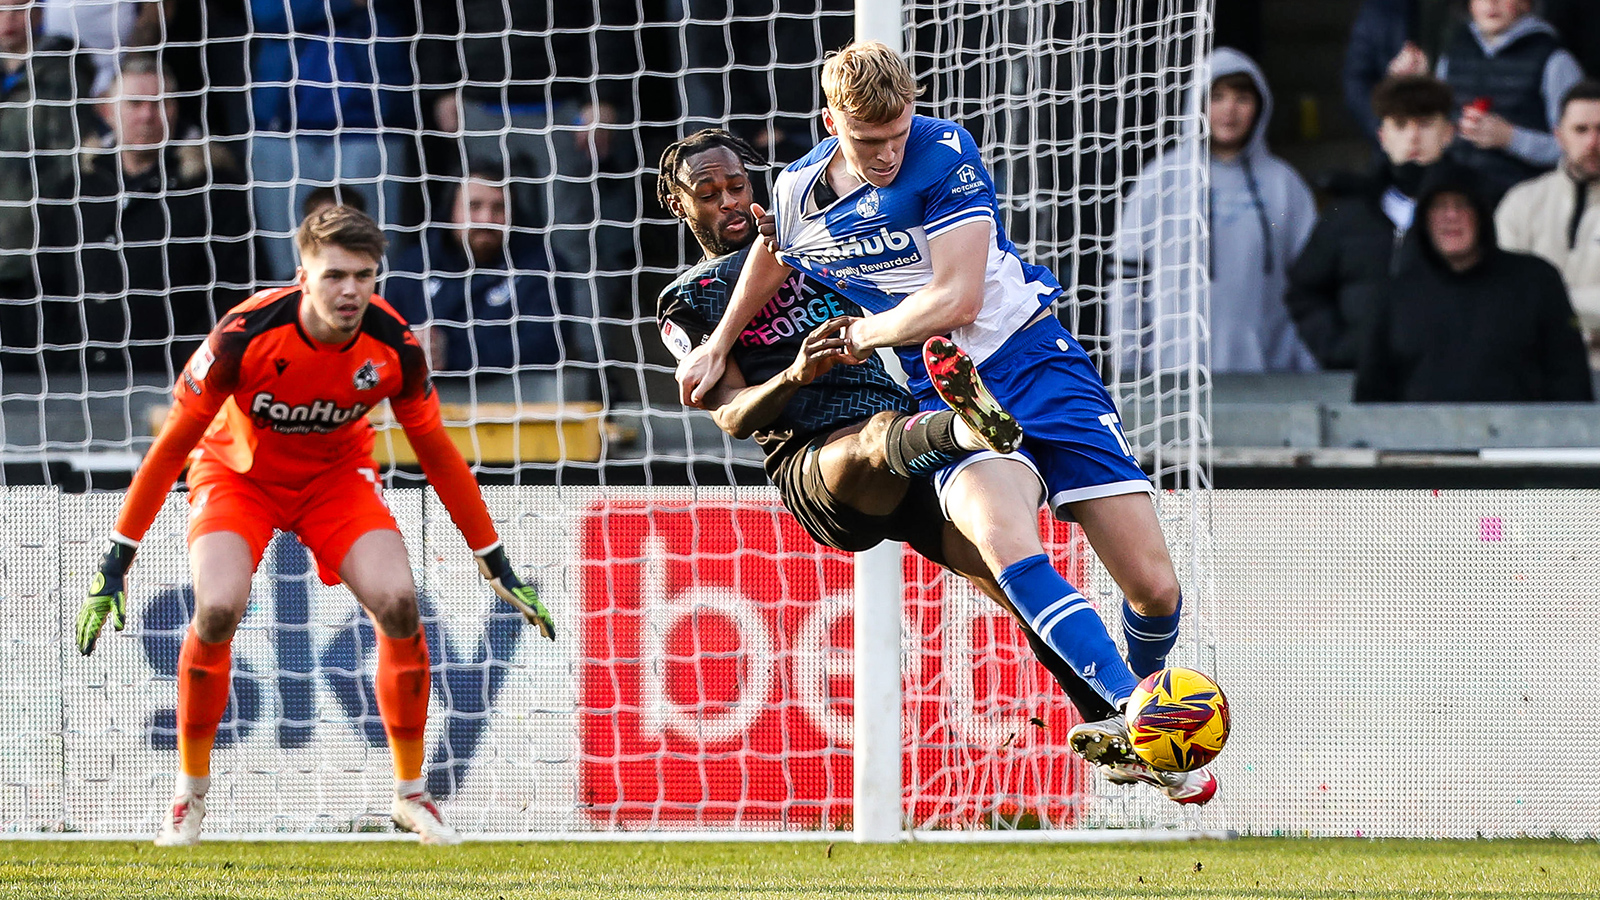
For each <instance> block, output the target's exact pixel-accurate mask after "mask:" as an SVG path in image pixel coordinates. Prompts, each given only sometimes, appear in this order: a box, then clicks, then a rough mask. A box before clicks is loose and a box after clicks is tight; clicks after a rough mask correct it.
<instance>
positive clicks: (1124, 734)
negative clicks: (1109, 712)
mask: <svg viewBox="0 0 1600 900" xmlns="http://www.w3.org/2000/svg"><path fill="white" fill-rule="evenodd" d="M1067 743H1068V744H1070V745H1071V746H1072V752H1073V753H1076V754H1078V755H1079V756H1081V757H1083V758H1084V759H1086V760H1088V761H1089V762H1091V763H1094V764H1095V765H1097V766H1113V765H1117V764H1119V763H1131V764H1135V765H1142V763H1140V761H1139V757H1137V756H1135V755H1134V753H1133V739H1132V738H1130V737H1128V720H1127V719H1124V718H1123V717H1122V714H1121V713H1118V714H1117V715H1114V716H1112V717H1111V718H1109V719H1101V720H1100V721H1098V722H1083V723H1081V724H1078V725H1074V726H1073V727H1072V730H1071V731H1069V732H1067Z"/></svg>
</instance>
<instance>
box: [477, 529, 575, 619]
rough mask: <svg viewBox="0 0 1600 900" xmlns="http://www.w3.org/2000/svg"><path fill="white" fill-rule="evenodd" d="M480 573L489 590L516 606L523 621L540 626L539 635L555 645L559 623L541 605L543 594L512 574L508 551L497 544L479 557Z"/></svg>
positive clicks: (514, 573) (515, 574)
mask: <svg viewBox="0 0 1600 900" xmlns="http://www.w3.org/2000/svg"><path fill="white" fill-rule="evenodd" d="M478 571H479V572H482V573H483V577H484V578H487V579H488V580H489V586H490V587H492V588H494V592H495V593H496V594H498V595H499V596H500V599H501V600H504V601H505V602H507V603H509V604H511V605H512V606H515V607H516V608H517V611H518V612H521V613H522V617H523V618H525V619H527V620H528V621H529V622H530V623H532V624H534V625H537V626H539V631H541V632H543V634H544V636H545V637H547V638H549V639H550V640H552V641H553V640H555V639H556V623H555V622H554V621H553V620H551V618H550V612H549V610H546V609H545V608H544V604H543V603H540V602H539V592H538V591H536V590H534V589H533V585H531V584H523V583H522V579H521V578H518V577H517V573H516V572H514V571H512V569H511V560H509V559H507V558H506V551H505V548H503V547H501V546H500V545H499V544H496V545H495V546H494V547H492V548H490V549H489V550H486V551H484V552H483V553H482V554H481V555H479V556H478Z"/></svg>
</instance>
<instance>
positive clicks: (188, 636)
mask: <svg viewBox="0 0 1600 900" xmlns="http://www.w3.org/2000/svg"><path fill="white" fill-rule="evenodd" d="M232 668H233V641H232V640H231V639H230V640H226V641H223V642H221V643H220V644H207V643H206V642H204V641H202V640H200V636H199V635H197V634H195V633H194V627H193V626H190V627H189V630H188V631H186V632H185V633H184V635H183V649H182V650H180V651H178V768H179V769H180V770H181V771H182V772H183V774H185V775H188V776H191V777H195V778H204V777H207V776H209V775H210V774H211V745H212V744H213V743H215V742H216V739H217V725H218V723H220V722H221V721H222V714H223V712H225V711H226V710H227V708H228V681H229V678H228V676H229V675H230V674H231V670H232Z"/></svg>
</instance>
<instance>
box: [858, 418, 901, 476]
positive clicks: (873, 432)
mask: <svg viewBox="0 0 1600 900" xmlns="http://www.w3.org/2000/svg"><path fill="white" fill-rule="evenodd" d="M897 418H899V415H898V414H897V413H895V412H893V411H891V410H884V411H883V412H880V413H877V414H876V415H874V416H873V417H872V418H870V419H868V420H867V424H866V425H865V426H863V427H862V429H861V434H860V437H859V439H858V440H857V441H856V455H857V457H858V460H859V462H860V464H861V465H862V466H864V467H866V468H868V469H875V470H878V471H881V472H888V471H889V457H888V453H887V447H888V443H889V442H888V437H889V426H890V425H892V424H894V420H895V419H897Z"/></svg>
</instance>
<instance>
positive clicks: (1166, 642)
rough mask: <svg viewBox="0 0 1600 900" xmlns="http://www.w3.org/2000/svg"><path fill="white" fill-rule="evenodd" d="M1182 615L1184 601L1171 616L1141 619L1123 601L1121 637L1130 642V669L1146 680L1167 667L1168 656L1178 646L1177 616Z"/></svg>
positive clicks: (1181, 599)
mask: <svg viewBox="0 0 1600 900" xmlns="http://www.w3.org/2000/svg"><path fill="white" fill-rule="evenodd" d="M1182 612H1183V597H1181V596H1180V597H1179V598H1178V608H1177V609H1175V610H1173V611H1172V615H1170V616H1141V615H1139V614H1138V613H1136V612H1134V611H1133V607H1131V606H1129V605H1128V601H1126V600H1124V601H1122V635H1123V637H1125V638H1127V639H1128V668H1130V669H1132V670H1133V674H1134V675H1136V676H1138V677H1139V678H1140V679H1143V678H1144V677H1145V676H1146V675H1149V674H1150V673H1151V672H1155V671H1158V670H1160V669H1163V668H1165V667H1166V665H1167V654H1168V653H1171V652H1172V645H1173V644H1176V643H1177V642H1178V616H1179V615H1180V614H1181V613H1182Z"/></svg>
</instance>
